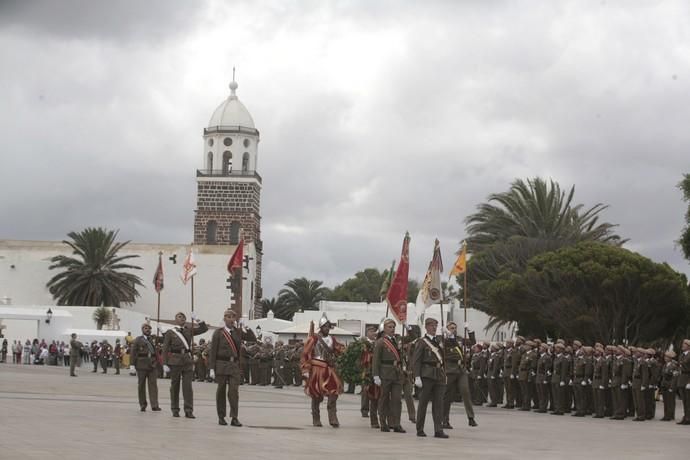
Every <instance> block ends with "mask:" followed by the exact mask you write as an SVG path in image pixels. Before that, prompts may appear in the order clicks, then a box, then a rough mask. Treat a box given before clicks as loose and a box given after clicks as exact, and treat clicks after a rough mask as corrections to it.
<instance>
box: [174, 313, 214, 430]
mask: <svg viewBox="0 0 690 460" xmlns="http://www.w3.org/2000/svg"><path fill="white" fill-rule="evenodd" d="M186 321H187V316H186V315H185V314H184V313H182V312H179V313H177V314H176V315H175V324H176V327H174V328H172V329H169V330H167V331H166V332H165V335H164V336H163V370H164V371H165V373H167V374H170V409H171V410H172V415H173V417H179V416H180V383H181V384H182V397H183V399H184V414H185V417H186V418H196V417H194V393H193V390H192V379H193V375H194V362H193V359H192V350H191V346H192V340H193V336H194V335H199V334H203V333H204V332H206V331H208V326H207V325H206V323H205V322H203V321H202V322H200V323H199V325H198V326H197V327H195V326H194V322H195V321H196V317H195V316H194V315H193V314H192V327H189V326H186V325H185V323H186Z"/></svg>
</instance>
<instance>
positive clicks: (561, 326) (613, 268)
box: [486, 242, 690, 344]
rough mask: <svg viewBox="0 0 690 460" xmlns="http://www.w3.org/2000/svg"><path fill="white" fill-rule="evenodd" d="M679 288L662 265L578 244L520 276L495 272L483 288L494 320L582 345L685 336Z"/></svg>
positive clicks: (682, 282) (533, 262)
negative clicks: (530, 326) (575, 340)
mask: <svg viewBox="0 0 690 460" xmlns="http://www.w3.org/2000/svg"><path fill="white" fill-rule="evenodd" d="M686 284H687V282H686V279H685V277H684V276H683V275H681V274H678V273H676V272H675V271H673V270H672V269H671V268H670V267H669V266H668V265H666V264H657V263H654V262H653V261H651V260H649V259H647V258H646V257H643V256H641V255H639V254H636V253H633V252H631V251H628V250H626V249H623V248H620V247H617V246H611V245H607V244H602V243H597V242H584V243H580V244H578V245H576V246H574V247H572V246H571V247H564V248H562V249H559V250H556V251H552V252H547V253H544V254H542V255H539V256H537V257H534V258H532V259H530V260H529V262H528V263H527V269H526V270H524V271H522V272H514V271H510V270H506V271H503V272H501V273H499V274H498V277H497V278H496V279H495V280H493V281H490V282H488V285H487V286H486V291H487V295H488V298H489V302H490V303H491V304H492V305H496V306H498V310H497V314H498V315H503V317H505V318H508V319H515V320H520V321H522V318H526V319H527V320H528V321H531V322H532V324H540V325H541V327H543V330H542V331H541V332H542V333H544V332H546V333H548V334H550V335H551V336H556V337H564V338H575V337H577V338H580V339H584V340H585V341H587V342H589V343H593V342H595V341H602V342H603V343H621V342H622V341H624V340H625V341H628V342H629V343H633V344H644V343H651V342H653V341H656V340H657V339H659V338H662V339H665V340H666V342H667V343H670V342H671V340H672V339H673V338H674V337H676V336H678V335H679V334H682V333H683V332H684V331H685V329H686V327H687V324H688V318H689V316H690V315H689V311H688V296H687V290H686ZM522 324H523V323H522V322H521V323H520V325H521V328H520V330H521V331H523V327H522Z"/></svg>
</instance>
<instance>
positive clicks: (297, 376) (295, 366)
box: [291, 342, 303, 387]
mask: <svg viewBox="0 0 690 460" xmlns="http://www.w3.org/2000/svg"><path fill="white" fill-rule="evenodd" d="M302 349H303V345H302V342H300V343H297V344H295V345H294V350H293V352H292V358H291V360H292V378H293V380H294V382H295V383H293V385H294V386H296V387H301V386H302V370H301V368H300V365H299V362H300V358H301V356H302Z"/></svg>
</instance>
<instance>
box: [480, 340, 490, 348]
mask: <svg viewBox="0 0 690 460" xmlns="http://www.w3.org/2000/svg"><path fill="white" fill-rule="evenodd" d="M489 345H491V344H490V343H489V342H487V341H484V342H482V346H483V347H485V348H487V347H488V346H489Z"/></svg>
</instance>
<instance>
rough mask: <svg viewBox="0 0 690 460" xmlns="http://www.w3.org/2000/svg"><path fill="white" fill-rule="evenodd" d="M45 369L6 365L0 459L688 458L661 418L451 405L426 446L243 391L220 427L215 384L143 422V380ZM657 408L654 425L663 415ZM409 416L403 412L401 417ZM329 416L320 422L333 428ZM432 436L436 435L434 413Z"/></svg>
mask: <svg viewBox="0 0 690 460" xmlns="http://www.w3.org/2000/svg"><path fill="white" fill-rule="evenodd" d="M78 373H79V377H78V378H70V377H68V375H67V374H68V369H66V368H62V367H60V368H56V367H45V366H15V365H10V364H0V404H1V407H2V409H1V410H0V427H1V428H0V430H1V432H0V459H3V460H10V459H52V458H64V459H70V460H72V459H89V458H93V459H128V458H147V459H154V458H165V459H168V460H169V459H191V460H201V459H203V458H221V456H223V458H233V457H235V456H240V458H244V459H263V458H270V459H293V458H294V459H312V458H320V457H321V456H322V455H324V454H326V453H328V454H327V457H326V458H328V459H338V458H352V459H360V458H361V459H374V458H401V457H405V458H411V457H418V458H479V459H511V460H516V459H522V458H539V459H578V460H587V459H608V460H613V459H619V458H625V459H636V458H640V459H642V458H644V459H661V458H663V459H686V458H688V457H689V456H690V427H688V426H679V425H676V424H675V423H670V422H661V421H658V420H654V421H649V422H644V423H635V422H632V421H630V420H626V421H612V420H606V419H604V420H599V419H592V418H576V417H570V416H567V415H566V416H563V417H556V416H552V415H545V414H536V413H529V412H519V411H508V410H505V409H494V408H484V407H480V408H476V409H475V410H476V412H477V414H476V415H477V421H478V422H479V427H478V428H469V427H468V426H467V423H466V418H465V413H464V409H463V408H462V404H455V405H454V407H453V413H452V416H451V423H452V424H453V425H454V426H455V429H454V430H448V434H449V435H450V439H445V440H444V439H434V438H433V437H432V436H430V437H427V438H418V437H416V436H415V430H414V426H413V425H412V424H411V423H410V422H409V421H407V417H406V414H405V413H403V420H405V422H404V424H403V426H404V428H405V429H407V431H408V432H407V433H405V434H397V433H381V432H379V431H377V430H372V429H371V428H369V421H368V420H367V419H363V418H362V417H361V415H360V412H359V396H358V395H343V396H342V397H341V399H340V400H339V401H338V416H339V418H340V422H341V427H340V428H338V429H333V428H331V427H329V426H325V427H323V428H314V427H312V426H311V416H310V414H309V400H308V399H307V397H306V396H305V395H304V393H302V390H301V389H300V388H295V387H292V388H287V389H282V390H279V389H273V388H271V387H254V386H242V387H241V390H240V420H241V421H242V422H243V423H244V425H245V426H243V427H241V428H233V427H230V426H219V425H218V424H217V418H216V412H215V387H216V386H215V384H209V383H194V398H195V403H194V407H195V414H196V416H197V419H196V420H187V419H185V418H172V417H171V415H170V411H169V392H168V391H169V390H168V389H169V381H168V380H160V381H159V388H160V395H161V401H160V403H161V406H162V407H163V411H162V412H157V413H156V412H150V411H147V412H144V413H142V412H139V406H138V404H137V399H136V379H135V378H134V377H131V376H129V375H128V373H127V372H124V373H123V374H122V375H114V374H112V373H109V374H108V375H103V374H100V373H98V374H93V373H91V371H90V368H88V367H86V366H85V367H83V368H82V369H81V370H79V372H78ZM660 409H661V407H658V409H657V417H660V415H659V414H660ZM403 411H404V409H403ZM325 412H326V411H325V407H324V408H323V414H322V417H323V418H324V421H325V420H326V414H325ZM426 431H427V434H429V435H432V434H433V428H432V426H431V414H429V415H428V417H427V429H426Z"/></svg>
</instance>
